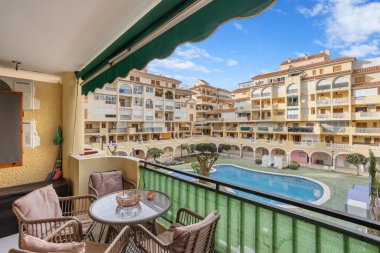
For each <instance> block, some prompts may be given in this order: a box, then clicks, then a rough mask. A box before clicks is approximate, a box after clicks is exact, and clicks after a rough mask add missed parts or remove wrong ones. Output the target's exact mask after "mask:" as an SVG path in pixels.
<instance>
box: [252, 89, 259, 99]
mask: <svg viewBox="0 0 380 253" xmlns="http://www.w3.org/2000/svg"><path fill="white" fill-rule="evenodd" d="M252 97H253V98H259V97H260V91H259V90H253V91H252Z"/></svg>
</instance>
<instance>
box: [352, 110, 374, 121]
mask: <svg viewBox="0 0 380 253" xmlns="http://www.w3.org/2000/svg"><path fill="white" fill-rule="evenodd" d="M354 116H355V119H356V120H358V119H364V120H368V119H380V112H357V113H355V115H354Z"/></svg>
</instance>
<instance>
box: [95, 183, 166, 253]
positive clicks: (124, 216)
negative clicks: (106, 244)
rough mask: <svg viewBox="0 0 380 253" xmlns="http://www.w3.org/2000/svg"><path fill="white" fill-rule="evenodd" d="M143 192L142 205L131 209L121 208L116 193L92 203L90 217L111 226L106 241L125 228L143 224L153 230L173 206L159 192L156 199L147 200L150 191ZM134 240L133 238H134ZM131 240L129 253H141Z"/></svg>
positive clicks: (128, 248)
mask: <svg viewBox="0 0 380 253" xmlns="http://www.w3.org/2000/svg"><path fill="white" fill-rule="evenodd" d="M139 191H140V192H141V200H140V203H139V204H137V205H135V206H131V207H122V206H119V205H118V203H117V202H116V192H115V193H110V194H108V195H105V196H103V197H101V198H99V199H97V200H96V201H94V202H93V203H92V205H91V206H90V208H89V211H88V212H89V215H90V217H91V218H92V219H93V220H94V221H96V222H98V223H101V224H104V225H109V226H110V227H109V229H108V232H107V236H106V241H109V240H110V236H111V233H112V231H114V232H116V233H118V232H119V231H120V230H121V229H122V228H123V227H124V226H127V225H129V226H131V227H132V230H133V225H136V224H143V225H146V226H148V227H149V228H150V229H153V228H154V226H153V224H154V221H155V219H157V218H158V217H160V216H162V215H163V214H164V213H166V212H167V211H168V210H169V209H170V206H171V200H170V198H169V197H168V196H167V195H166V194H164V193H162V192H158V191H154V198H153V199H152V200H147V198H146V195H147V192H148V191H149V190H139ZM132 238H133V237H132ZM132 238H131V240H130V242H129V244H128V247H127V252H139V250H138V249H137V248H136V246H135V245H134V242H133V239H132Z"/></svg>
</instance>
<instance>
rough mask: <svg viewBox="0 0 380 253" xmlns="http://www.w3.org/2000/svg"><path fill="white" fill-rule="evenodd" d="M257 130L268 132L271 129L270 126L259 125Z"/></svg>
mask: <svg viewBox="0 0 380 253" xmlns="http://www.w3.org/2000/svg"><path fill="white" fill-rule="evenodd" d="M257 131H261V132H268V131H269V127H260V126H259V127H257Z"/></svg>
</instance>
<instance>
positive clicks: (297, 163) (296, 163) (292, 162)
mask: <svg viewBox="0 0 380 253" xmlns="http://www.w3.org/2000/svg"><path fill="white" fill-rule="evenodd" d="M290 164H295V165H296V166H297V168H299V167H300V166H301V165H300V163H299V162H297V161H291V162H290Z"/></svg>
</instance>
